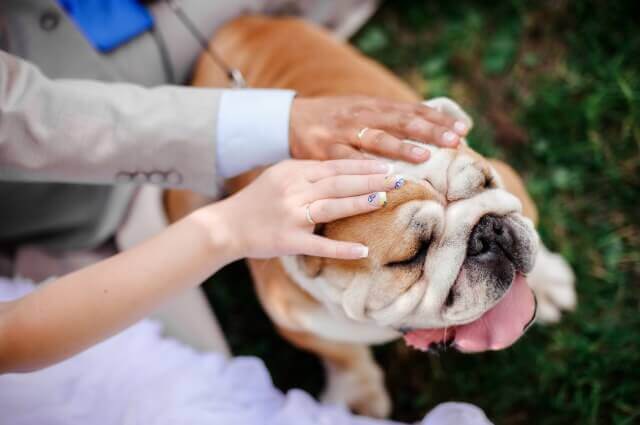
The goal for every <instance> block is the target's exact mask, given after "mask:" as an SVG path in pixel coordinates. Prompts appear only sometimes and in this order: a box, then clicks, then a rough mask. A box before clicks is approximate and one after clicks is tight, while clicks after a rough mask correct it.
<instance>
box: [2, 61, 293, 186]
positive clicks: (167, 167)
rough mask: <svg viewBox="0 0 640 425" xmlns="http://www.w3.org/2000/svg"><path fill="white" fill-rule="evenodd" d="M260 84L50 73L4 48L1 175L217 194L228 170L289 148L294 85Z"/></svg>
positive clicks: (271, 158) (280, 154) (267, 160)
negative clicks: (186, 83)
mask: <svg viewBox="0 0 640 425" xmlns="http://www.w3.org/2000/svg"><path fill="white" fill-rule="evenodd" d="M252 92H254V91H253V90H247V91H243V93H241V92H237V91H230V90H216V89H208V88H207V89H204V88H200V89H197V88H187V87H170V86H164V87H158V88H152V89H149V88H144V87H139V86H135V85H131V84H119V83H118V84H114V83H102V82H97V81H86V80H70V79H69V80H64V79H63V80H51V79H48V78H47V77H45V76H44V75H43V74H42V73H41V72H40V71H39V70H38V69H37V68H36V67H35V66H33V65H31V64H30V63H28V62H26V61H23V60H20V59H18V58H16V57H14V56H11V55H9V54H6V53H4V52H1V51H0V180H15V181H56V182H76V183H101V184H104V183H107V184H108V183H117V182H137V183H153V184H158V185H162V186H169V187H180V188H186V189H192V190H195V191H198V192H202V193H205V194H210V195H217V194H218V192H219V186H220V183H221V180H222V178H224V177H230V176H231V175H234V174H237V173H239V172H242V171H246V170H248V169H249V168H252V167H254V166H256V165H265V164H268V163H270V162H275V161H277V160H280V159H284V158H285V157H287V156H288V128H289V108H290V106H291V100H292V98H293V92H290V91H284V90H270V91H255V95H252V94H251V93H252ZM238 97H242V101H243V102H246V103H245V105H246V108H245V109H244V114H243V116H242V117H238V116H237V112H238V110H237V107H235V106H234V105H237V104H238V100H236V98H238ZM225 105H226V106H225ZM265 105H272V108H271V110H272V112H273V111H276V112H275V114H274V113H272V114H264V113H263V112H264V111H265V110H266V109H269V108H268V107H265ZM219 120H220V124H222V123H225V122H227V124H226V125H221V126H220V127H218V124H219V123H218V121H219ZM256 130H258V131H256ZM256 134H259V135H260V136H261V138H263V139H264V143H260V141H259V140H255V139H256ZM250 143H251V144H253V145H254V148H253V149H248V147H249V144H250ZM236 144H240V145H242V146H243V148H244V149H242V150H244V156H242V155H237V153H238V149H237V148H234V145H236ZM218 154H219V157H218ZM229 162H233V164H228V163H229ZM225 167H226V169H225ZM219 171H222V172H221V173H219Z"/></svg>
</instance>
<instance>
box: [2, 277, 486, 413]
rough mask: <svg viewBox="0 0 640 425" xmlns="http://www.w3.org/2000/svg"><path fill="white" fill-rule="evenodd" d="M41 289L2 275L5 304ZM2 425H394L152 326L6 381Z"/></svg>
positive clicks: (445, 409)
mask: <svg viewBox="0 0 640 425" xmlns="http://www.w3.org/2000/svg"><path fill="white" fill-rule="evenodd" d="M33 288H34V286H33V285H32V284H30V283H28V282H24V281H15V280H14V281H9V280H5V279H2V278H0V301H8V300H11V299H16V298H19V297H21V296H23V295H25V294H27V293H28V292H30V291H31V290H33ZM0 424H7V425H9V424H11V425H76V424H78V425H80V424H82V425H86V424H91V425H107V424H109V425H111V424H113V425H116V424H117V425H134V424H135V425H137V424H141V425H165V424H166V425H168V424H181V425H182V424H190V425H205V424H206V425H217V424H225V425H227V424H233V425H243V424H246V425H257V424H265V425H289V424H291V425H294V424H295V425H311V424H318V425H320V424H327V425H390V424H396V423H395V422H391V421H383V420H376V419H371V418H365V417H361V416H354V415H353V414H351V413H349V412H348V411H347V410H346V409H345V408H343V407H339V406H327V405H322V404H320V403H318V402H317V401H316V400H314V399H313V398H312V397H310V396H309V395H308V394H306V393H305V392H303V391H300V390H291V391H289V392H287V393H286V394H283V393H282V392H281V391H280V390H278V389H277V388H275V387H274V385H273V383H272V382H271V377H270V376H269V372H268V371H267V369H266V368H265V366H264V364H263V363H262V361H261V360H260V359H258V358H255V357H236V358H233V359H226V358H224V357H223V356H221V355H218V354H215V353H207V354H203V353H199V352H197V351H195V350H193V349H191V348H190V347H188V346H185V345H183V344H181V343H179V342H177V341H174V340H171V339H167V338H163V337H162V336H161V327H160V325H159V324H158V323H156V322H154V321H151V320H143V321H141V322H139V323H138V324H136V325H134V326H132V327H130V328H129V329H127V330H125V331H124V332H122V333H120V334H118V335H116V336H114V337H112V338H110V339H108V340H106V341H104V342H102V343H100V344H98V345H96V346H94V347H92V348H90V349H89V350H87V351H85V352H83V353H81V354H78V355H76V356H75V357H73V358H70V359H68V360H66V361H64V362H62V363H59V364H57V365H54V366H51V367H48V368H46V369H43V370H40V371H37V372H33V373H27V374H5V375H0ZM420 424H422V425H453V424H456V425H465V424H469V425H487V424H490V422H489V420H488V419H487V418H486V416H485V415H484V413H483V412H482V410H480V409H479V408H477V407H475V406H473V405H470V404H466V403H444V404H441V405H439V406H437V407H436V408H435V409H433V410H432V411H431V412H430V413H429V414H428V415H427V416H426V417H425V418H424V419H423V420H422V422H420Z"/></svg>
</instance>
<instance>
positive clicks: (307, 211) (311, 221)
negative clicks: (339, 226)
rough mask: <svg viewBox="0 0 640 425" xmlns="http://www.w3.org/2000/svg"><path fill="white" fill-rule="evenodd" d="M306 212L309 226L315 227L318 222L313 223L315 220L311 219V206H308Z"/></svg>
mask: <svg viewBox="0 0 640 425" xmlns="http://www.w3.org/2000/svg"><path fill="white" fill-rule="evenodd" d="M304 212H305V215H306V216H307V221H308V222H309V224H311V225H312V226H315V225H316V222H315V221H313V218H312V217H311V204H307V206H306V207H305V208H304Z"/></svg>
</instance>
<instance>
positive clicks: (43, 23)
mask: <svg viewBox="0 0 640 425" xmlns="http://www.w3.org/2000/svg"><path fill="white" fill-rule="evenodd" d="M59 23H60V14H59V13H58V12H56V11H55V10H47V11H45V12H43V13H42V15H41V16H40V28H42V29H43V30H45V31H53V30H54V29H56V28H57V27H58V24H59Z"/></svg>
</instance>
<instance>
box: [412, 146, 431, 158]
mask: <svg viewBox="0 0 640 425" xmlns="http://www.w3.org/2000/svg"><path fill="white" fill-rule="evenodd" d="M426 153H427V150H426V149H425V148H421V147H419V146H414V147H412V148H411V155H412V156H413V157H414V158H417V159H422V158H423V157H424V155H425V154H426Z"/></svg>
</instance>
